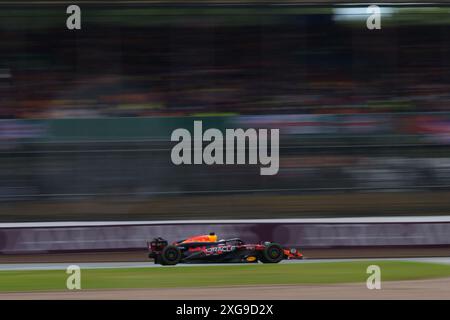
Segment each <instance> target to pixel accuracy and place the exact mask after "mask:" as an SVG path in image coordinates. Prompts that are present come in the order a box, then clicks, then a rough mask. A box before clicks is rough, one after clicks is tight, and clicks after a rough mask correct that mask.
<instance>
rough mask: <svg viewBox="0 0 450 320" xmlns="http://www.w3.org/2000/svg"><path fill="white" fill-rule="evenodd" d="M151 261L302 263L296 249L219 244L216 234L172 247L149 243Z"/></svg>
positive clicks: (229, 241) (233, 242)
mask: <svg viewBox="0 0 450 320" xmlns="http://www.w3.org/2000/svg"><path fill="white" fill-rule="evenodd" d="M147 246H148V250H149V255H148V256H149V258H152V259H154V261H155V263H158V264H162V265H175V264H177V263H257V262H258V261H261V262H263V263H278V262H280V261H281V260H285V259H302V258H303V255H302V254H301V253H300V251H299V250H297V249H295V248H283V247H282V246H280V245H279V244H277V243H273V242H261V243H259V244H245V243H244V242H243V241H242V240H241V239H239V238H233V239H226V240H218V239H217V236H216V235H215V234H214V233H210V234H209V235H200V236H195V237H191V238H187V239H183V240H180V241H176V242H174V243H172V244H170V245H169V244H168V242H167V240H164V239H163V238H155V239H153V240H152V241H150V242H148V243H147Z"/></svg>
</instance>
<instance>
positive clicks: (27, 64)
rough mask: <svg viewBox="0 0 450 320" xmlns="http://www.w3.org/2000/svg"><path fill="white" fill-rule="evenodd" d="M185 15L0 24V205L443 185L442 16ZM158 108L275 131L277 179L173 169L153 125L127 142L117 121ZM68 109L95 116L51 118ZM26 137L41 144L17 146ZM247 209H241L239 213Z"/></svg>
mask: <svg viewBox="0 0 450 320" xmlns="http://www.w3.org/2000/svg"><path fill="white" fill-rule="evenodd" d="M236 10H239V9H236ZM238 13H239V12H238V11H236V14H238ZM105 17H108V16H107V15H105ZM428 17H429V18H428V19H433V16H432V15H429V16H428ZM149 19H150V17H149ZM197 19H198V17H196V16H193V17H190V18H189V19H187V20H186V21H188V22H186V23H185V24H183V25H180V24H177V25H171V24H169V23H162V24H157V23H152V24H150V23H149V25H140V26H133V24H131V25H130V24H126V25H122V24H120V23H113V22H111V23H103V24H98V25H96V24H95V23H93V24H91V25H89V24H87V25H83V29H82V30H81V31H79V32H77V31H75V32H74V31H68V30H65V29H64V28H57V27H53V26H52V27H48V28H33V26H29V27H25V28H2V27H0V38H1V41H0V149H1V150H0V153H1V156H0V164H1V165H0V199H1V200H2V201H0V202H1V203H8V202H10V201H12V202H14V205H12V206H10V207H7V208H6V209H5V210H1V208H0V211H2V212H4V214H7V213H8V214H12V213H15V212H19V211H20V210H22V209H23V208H22V207H21V206H22V205H23V203H24V201H25V200H33V201H38V202H44V201H56V200H55V199H58V201H60V200H62V201H61V202H55V203H59V204H60V205H61V206H60V207H59V209H58V210H59V211H60V212H64V211H65V210H66V209H67V208H69V207H67V206H66V205H65V202H64V201H67V199H70V200H71V201H72V200H74V201H75V202H76V201H79V200H80V199H82V200H85V199H92V198H93V199H98V198H99V197H102V196H105V195H112V196H113V198H114V201H115V200H117V199H118V198H119V197H121V196H122V197H123V199H126V201H127V203H128V201H130V202H131V203H134V202H133V201H136V202H137V201H139V199H152V201H153V199H155V198H158V199H161V198H162V199H167V201H169V202H170V201H171V200H170V196H172V195H179V196H183V197H186V199H192V201H191V202H189V201H188V202H187V203H188V205H184V204H183V206H184V207H187V208H190V209H192V211H193V212H195V211H196V208H197V207H196V205H197V204H198V203H197V202H198V199H195V198H190V197H191V196H192V195H202V196H203V195H211V194H215V195H223V196H226V195H229V194H233V193H242V192H243V193H244V194H246V195H247V194H249V193H252V192H259V191H261V190H266V191H267V190H268V191H270V192H271V193H274V194H285V193H288V194H291V193H293V194H296V195H301V194H310V193H313V194H318V193H328V192H331V193H334V194H336V195H338V196H339V195H343V194H344V193H346V192H355V193H358V192H359V193H360V194H362V193H363V192H368V191H370V192H373V191H376V192H378V191H386V192H393V191H396V192H406V191H408V192H409V191H411V190H414V191H417V192H425V193H431V191H436V190H449V189H450V153H449V151H448V150H447V149H448V148H446V146H447V145H448V143H449V142H450V24H445V23H442V24H436V23H435V24H419V23H418V24H407V25H395V24H393V25H390V26H389V27H387V28H384V29H382V30H375V31H371V30H367V29H366V28H365V24H364V23H362V25H355V24H345V23H341V22H340V21H337V20H334V19H333V17H332V16H331V15H329V14H315V15H314V14H313V15H308V14H298V15H290V16H289V17H287V16H286V17H283V18H282V19H275V20H274V21H277V22H276V23H261V24H258V23H255V22H252V23H250V22H249V23H244V24H240V23H228V24H225V25H224V24H220V23H217V24H216V23H214V20H213V19H209V20H208V22H207V23H205V22H204V21H200V20H197ZM223 19H230V20H233V15H229V16H228V18H223V17H222V20H221V21H223ZM261 19H263V18H261ZM252 21H255V20H252ZM261 21H262V20H261ZM421 21H422V22H423V20H421ZM167 116H170V117H175V118H177V119H178V118H180V119H181V120H182V121H185V120H186V119H187V120H189V121H190V119H194V117H192V118H188V117H187V116H195V117H200V116H202V117H210V119H213V118H214V119H215V118H217V117H219V118H228V117H225V116H230V117H229V118H231V119H232V124H233V125H235V126H240V127H269V128H280V129H281V133H282V137H281V144H282V147H281V150H280V172H279V174H278V175H276V176H274V177H271V178H270V179H269V178H267V177H261V176H259V174H258V173H257V172H258V168H254V167H251V166H210V167H209V166H190V167H189V166H179V167H176V166H174V165H173V164H172V163H171V162H170V161H169V159H170V148H171V145H170V143H169V142H168V141H167V140H163V139H160V140H158V139H152V138H155V137H158V138H159V137H160V134H159V132H156V133H153V134H150V135H147V136H138V137H137V138H139V139H136V141H131V142H130V141H129V140H133V139H132V138H133V137H134V138H136V136H133V137H131V138H130V136H121V135H120V134H119V133H120V132H125V131H127V130H128V131H130V132H133V133H134V132H150V131H145V130H146V129H145V128H144V129H145V130H144V129H142V128H143V127H145V125H146V123H147V122H145V121H144V122H139V123H137V122H133V121H134V120H136V119H137V120H139V119H144V118H145V119H144V120H149V119H150V120H152V119H154V118H156V119H158V124H160V125H154V127H155V128H154V131H158V130H159V129H160V128H163V123H164V121H166V120H165V119H163V118H162V117H167ZM212 116H216V117H212ZM125 117H127V118H133V119H134V120H133V119H131V120H132V121H131V122H126V121H128V120H129V119H126V120H125V119H124V118H125ZM79 118H90V119H97V120H100V122H89V123H88V122H70V121H69V122H64V121H62V122H61V121H60V122H58V121H59V120H62V119H64V120H68V119H79ZM113 118H117V119H119V120H116V119H113ZM23 120H27V121H23ZM105 120H107V121H119V122H107V121H106V122H102V121H105ZM211 121H212V120H211ZM97 123H98V126H97ZM148 123H149V124H150V122H148ZM186 123H187V122H186ZM205 123H207V121H206V120H205ZM153 124H155V123H154V122H153ZM177 124H178V122H177ZM69 126H70V128H69ZM138 126H140V127H139V128H138ZM150 129H151V128H150ZM139 130H141V131H139ZM73 132H75V134H74V136H75V139H74V140H71V141H70V143H67V141H66V140H64V139H63V138H65V137H66V138H67V137H68V136H69V135H70V134H73ZM91 132H95V135H92V136H91V135H90V133H91ZM105 132H107V133H105ZM59 133H62V134H65V135H67V136H65V137H62V136H58V134H59ZM36 137H44V139H43V140H39V143H37V142H36V141H29V138H36ZM50 138H51V139H52V140H51V141H50V140H45V139H50ZM70 138H73V136H71V137H70ZM104 138H105V139H104ZM144 138H145V139H144ZM58 139H59V140H58ZM83 139H85V140H83ZM103 139H104V140H103ZM94 140H95V141H94ZM13 141H14V143H13ZM49 141H50V142H51V143H49ZM42 142H44V143H42ZM6 146H8V147H6ZM8 148H9V149H8ZM5 150H6V151H5ZM165 197H167V198H165ZM355 199H356V198H355ZM363 200H364V199H363ZM363 200H361V201H362V202H363ZM105 201H106V200H105ZM196 201H197V202H196ZM231 203H232V202H231ZM96 204H97V203H96ZM281 205H282V204H280V206H281ZM292 206H294V205H292ZM300 206H301V205H300ZM132 207H133V205H132V204H130V208H132ZM393 207H394V209H395V210H399V211H401V208H400V206H396V204H395V203H394V205H393ZM20 208H22V209H20ZM99 208H100V206H99V207H97V206H86V207H82V208H81V209H80V210H81V211H82V212H83V214H85V211H86V210H87V211H86V214H87V213H88V214H91V213H92V214H95V213H96V212H97V211H101V209H99ZM449 208H450V207H449V206H448V205H447V206H446V205H444V206H442V207H439V210H441V211H439V212H440V213H445V212H446V210H449ZM35 209H36V207H33V206H31V207H30V208H28V207H27V208H25V209H23V210H24V211H23V212H29V211H30V210H31V212H32V211H33V210H35ZM260 209H263V208H259V207H258V203H252V205H246V207H245V209H243V211H242V212H240V213H239V214H242V216H245V215H246V214H247V213H249V212H258V210H260ZM294 209H295V208H294V207H293V208H292V210H294ZM338 209H339V208H338V207H333V205H330V207H328V208H326V212H327V214H328V213H330V212H331V213H333V212H334V211H336V210H338ZM67 210H68V209H67ZM96 210H97V211H96ZM102 210H103V209H102ZM108 210H109V209H108ZM130 210H131V209H130ZM146 210H147V209H146ZM152 210H157V208H155V209H152V208H151V207H149V209H148V211H146V212H148V214H149V215H150V216H151V214H152V212H153V211H152ZM246 210H247V211H246ZM304 210H306V209H304ZM175 211H176V210H174V212H175ZM45 212H46V211H45ZM211 212H215V209H214V208H211ZM405 212H406V209H405ZM97 213H98V212H97ZM45 214H49V215H51V213H45ZM274 214H275V213H274ZM361 214H362V213H361ZM380 214H382V212H380ZM38 217H39V216H38ZM83 218H85V217H84V216H83ZM123 218H126V217H123ZM1 219H2V216H0V220H1ZM13 219H14V217H13Z"/></svg>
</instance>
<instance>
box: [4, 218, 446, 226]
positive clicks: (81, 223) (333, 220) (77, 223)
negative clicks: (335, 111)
mask: <svg viewBox="0 0 450 320" xmlns="http://www.w3.org/2000/svg"><path fill="white" fill-rule="evenodd" d="M435 222H444V223H445V222H450V216H426V217H424V216H418V217H411V216H407V217H364V218H361V217H346V218H298V219H221V220H161V221H158V220H151V221H67V222H12V223H0V228H51V227H101V226H125V225H126V226H141V225H172V224H227V223H230V224H246V223H251V224H255V223H435Z"/></svg>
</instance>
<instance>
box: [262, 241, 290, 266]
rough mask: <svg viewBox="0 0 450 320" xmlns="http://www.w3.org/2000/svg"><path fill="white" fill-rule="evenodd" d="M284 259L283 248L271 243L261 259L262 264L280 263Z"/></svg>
mask: <svg viewBox="0 0 450 320" xmlns="http://www.w3.org/2000/svg"><path fill="white" fill-rule="evenodd" d="M283 259H284V251H283V248H282V247H281V246H280V245H279V244H277V243H271V244H269V245H267V246H266V247H265V248H264V250H263V251H262V255H261V258H260V260H261V262H262V263H278V262H280V261H281V260H283Z"/></svg>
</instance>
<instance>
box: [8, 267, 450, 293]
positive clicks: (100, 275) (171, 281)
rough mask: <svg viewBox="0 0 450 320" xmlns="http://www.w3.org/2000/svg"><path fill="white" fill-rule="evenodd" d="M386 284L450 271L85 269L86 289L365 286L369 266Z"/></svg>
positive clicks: (46, 275) (12, 277)
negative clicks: (354, 283) (335, 284)
mask: <svg viewBox="0 0 450 320" xmlns="http://www.w3.org/2000/svg"><path fill="white" fill-rule="evenodd" d="M373 264H375V265H378V266H380V268H381V279H382V281H393V280H417V279H430V278H441V277H450V265H441V264H434V263H417V262H405V261H356V262H336V263H305V264H278V265H260V264H258V265H242V266H240V265H239V266H235V265H230V266H227V265H224V266H220V267H217V266H198V267H197V266H193V267H186V268H173V267H164V268H148V269H147V268H127V269H82V271H81V286H82V289H121V288H174V287H206V286H232V285H275V284H278V285H282V284H334V283H349V282H365V281H366V280H367V277H368V274H367V273H366V270H367V267H368V266H369V265H373ZM67 277H68V275H67V274H66V273H65V271H64V270H56V271H55V270H37V271H0V291H3V292H5V291H37V290H39V291H54V290H67V289H66V279H67Z"/></svg>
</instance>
